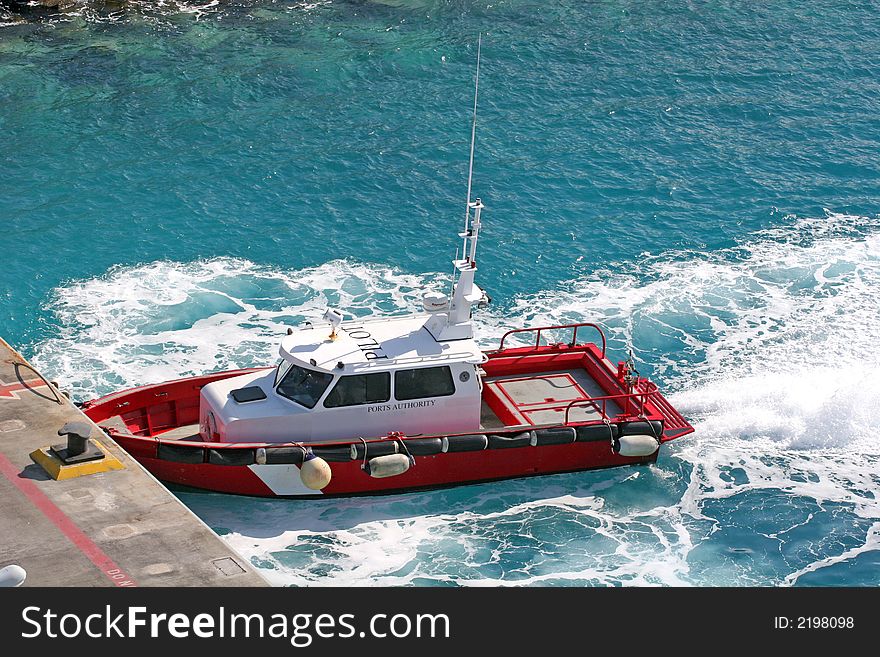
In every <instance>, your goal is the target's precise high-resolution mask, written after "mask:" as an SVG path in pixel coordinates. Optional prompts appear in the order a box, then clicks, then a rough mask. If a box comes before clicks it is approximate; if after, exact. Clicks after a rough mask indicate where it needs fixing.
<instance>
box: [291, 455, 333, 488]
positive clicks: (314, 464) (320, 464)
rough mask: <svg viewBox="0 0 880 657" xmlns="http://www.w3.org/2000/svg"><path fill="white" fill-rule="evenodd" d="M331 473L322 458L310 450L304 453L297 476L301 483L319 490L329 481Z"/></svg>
mask: <svg viewBox="0 0 880 657" xmlns="http://www.w3.org/2000/svg"><path fill="white" fill-rule="evenodd" d="M332 476H333V473H332V472H331V471H330V466H329V465H328V464H327V461H325V460H324V459H322V458H320V457H318V456H315V455H314V454H312V453H311V452H309V453H308V454H306V456H305V459H304V460H303V464H302V465H301V466H300V467H299V477H300V479H302V482H303V485H304V486H305V487H306V488H311V489H312V490H321V489H322V488H324V487H326V486H327V484H329V483H330V478H331V477H332Z"/></svg>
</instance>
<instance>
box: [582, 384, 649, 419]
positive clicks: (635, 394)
mask: <svg viewBox="0 0 880 657" xmlns="http://www.w3.org/2000/svg"><path fill="white" fill-rule="evenodd" d="M656 392H657V391H656V390H649V391H647V392H629V393H621V394H619V395H605V396H604V397H591V398H590V399H575V400H573V401H571V402H570V403H569V404H568V406H566V407H565V424H568V419H569V418H568V414H569V412H570V411H571V409H572V408H574V407H576V406H585V405H588V404H591V405H593V406H595V407H596V408H597V410H598V408H599V405H598V404H596V402H602V409H601V412H602V418H603V419H606V418H608V413H606V412H605V411H606V410H607V408H608V402H609V401H615V402H616V401H618V400H623V399H633V398H635V397H641V405H640V407H639V415H640V416H643V415H644V414H645V404H646V403H647V401H648V397H650V396H651V395H653V394H654V393H656ZM625 409H626V405H624V410H625Z"/></svg>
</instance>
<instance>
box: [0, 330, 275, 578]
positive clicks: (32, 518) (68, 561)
mask: <svg viewBox="0 0 880 657" xmlns="http://www.w3.org/2000/svg"><path fill="white" fill-rule="evenodd" d="M72 421H75V422H88V423H90V424H91V420H89V419H88V418H86V416H85V415H83V414H82V413H81V412H80V411H79V409H77V408H76V407H75V406H74V405H73V404H71V403H70V401H68V400H67V399H66V398H65V397H64V396H63V395H61V394H60V393H59V392H58V391H57V390H56V389H55V388H54V386H52V385H50V384H48V383H47V382H46V381H45V380H43V379H42V377H41V375H40V374H39V373H37V372H36V371H35V370H33V369H31V368H30V365H29V364H28V363H27V362H26V361H25V360H24V359H23V358H22V357H21V356H20V355H19V354H18V353H17V352H16V351H15V350H14V349H12V348H11V347H10V346H9V345H8V344H7V343H6V342H5V341H3V340H2V339H0V568H3V567H4V566H7V565H10V564H17V565H19V566H21V567H23V568H24V569H25V570H26V571H27V580H26V581H25V586H267V583H266V581H265V580H264V579H263V578H262V577H261V576H260V575H259V574H257V572H256V571H255V570H254V569H253V568H252V567H251V566H250V564H248V562H247V561H245V560H244V559H242V558H241V557H240V556H239V555H238V554H236V553H235V552H233V551H232V550H231V549H230V547H229V546H228V545H226V543H224V542H223V541H222V540H221V539H220V538H219V537H218V536H217V535H216V534H214V532H212V531H211V529H210V528H209V527H208V526H207V525H205V524H204V523H203V522H202V521H201V520H200V519H199V518H197V517H196V516H195V515H194V514H193V513H192V512H191V511H190V510H189V509H187V508H186V507H185V506H184V505H183V504H182V503H181V502H180V501H179V500H178V499H177V498H176V497H174V495H172V494H171V493H170V492H168V490H166V489H165V487H164V486H162V484H160V483H159V482H158V481H156V480H155V479H154V478H153V477H152V476H151V475H150V474H149V473H148V472H147V471H146V470H144V469H143V468H142V467H141V466H140V465H139V464H138V463H137V462H136V461H134V459H132V458H131V457H130V456H128V454H126V453H125V452H124V451H123V450H122V449H120V448H119V447H118V446H117V445H116V444H115V443H114V442H113V441H112V440H111V439H110V438H109V437H108V436H106V435H105V434H104V432H103V431H101V430H100V429H98V427H97V426H95V425H92V428H93V431H92V437H93V438H97V440H98V442H99V443H100V445H101V446H103V447H104V449H105V451H106V452H109V453H110V454H111V455H112V456H113V457H115V458H116V459H118V460H119V462H120V463H121V465H122V468H121V469H116V470H109V471H106V472H98V473H94V474H85V475H82V476H78V477H75V478H71V479H64V480H58V481H56V480H54V479H52V478H51V477H50V476H49V475H48V474H47V473H46V471H45V470H44V468H43V467H41V466H40V465H37V464H36V463H34V461H33V460H32V459H31V456H30V454H31V453H32V452H34V451H35V450H38V449H40V448H45V447H47V446H50V445H55V444H58V443H63V442H64V441H65V439H64V438H63V437H59V436H58V430H59V429H60V428H61V427H62V426H63V425H64V424H66V423H67V422H72Z"/></svg>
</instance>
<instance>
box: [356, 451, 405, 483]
mask: <svg viewBox="0 0 880 657" xmlns="http://www.w3.org/2000/svg"><path fill="white" fill-rule="evenodd" d="M410 465H411V462H410V460H409V457H408V456H407V455H406V454H388V455H386V456H376V457H375V458H371V459H370V460H369V461H367V463H366V465H365V466H364V470H365V471H366V472H367V474H368V475H370V476H371V477H373V478H374V479H384V478H385V477H396V476H397V475H402V474H403V473H404V472H406V471H407V470H409V466H410Z"/></svg>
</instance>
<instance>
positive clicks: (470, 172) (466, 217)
mask: <svg viewBox="0 0 880 657" xmlns="http://www.w3.org/2000/svg"><path fill="white" fill-rule="evenodd" d="M482 46H483V33H482V32H480V34H479V35H478V36H477V74H476V77H475V78H474V119H473V123H472V124H471V156H470V162H469V164H468V186H467V205H465V208H464V245H463V252H462V256H463V257H464V259H465V260H470V261H471V262H473V256H474V255H475V253H471V254H470V256H469V255H468V248H467V237H468V235H469V234H470V220H471V182H472V181H473V178H474V144H475V143H476V141H477V98H478V97H479V94H480V51H481V50H482ZM474 247H476V245H474ZM475 250H476V249H475V248H473V249H472V251H475Z"/></svg>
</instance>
